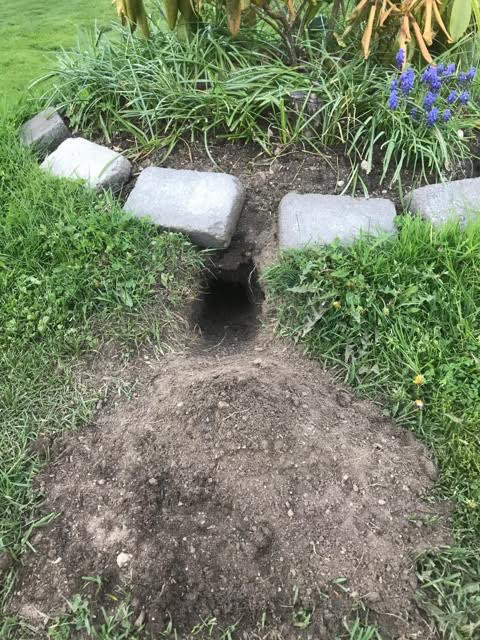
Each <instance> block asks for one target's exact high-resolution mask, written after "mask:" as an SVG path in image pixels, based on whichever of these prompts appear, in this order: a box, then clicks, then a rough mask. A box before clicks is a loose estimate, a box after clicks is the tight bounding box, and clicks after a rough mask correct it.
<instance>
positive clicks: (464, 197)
mask: <svg viewBox="0 0 480 640" xmlns="http://www.w3.org/2000/svg"><path fill="white" fill-rule="evenodd" d="M406 203H407V206H408V208H409V210H410V212H411V213H413V214H415V215H418V216H421V217H422V218H424V219H426V220H429V221H430V222H431V223H432V224H433V225H441V224H443V223H445V222H447V221H448V220H451V219H458V220H460V222H461V224H462V225H464V224H465V223H466V222H467V220H468V219H475V218H477V217H478V216H479V215H480V178H466V179H464V180H453V181H452V182H442V183H438V184H430V185H426V186H424V187H419V188H418V189H414V190H413V191H411V192H410V193H409V194H408V195H407V196H406Z"/></svg>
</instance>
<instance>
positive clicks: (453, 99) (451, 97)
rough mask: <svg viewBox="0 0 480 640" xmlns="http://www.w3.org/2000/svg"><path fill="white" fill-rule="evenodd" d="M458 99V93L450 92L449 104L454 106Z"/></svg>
mask: <svg viewBox="0 0 480 640" xmlns="http://www.w3.org/2000/svg"><path fill="white" fill-rule="evenodd" d="M457 98H458V93H457V91H450V93H449V94H448V98H447V102H448V104H453V103H454V102H455V100H456V99H457Z"/></svg>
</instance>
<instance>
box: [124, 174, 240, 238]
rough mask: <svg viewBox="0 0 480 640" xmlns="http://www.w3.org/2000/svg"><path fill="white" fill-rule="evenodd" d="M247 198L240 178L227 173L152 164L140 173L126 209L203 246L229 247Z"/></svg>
mask: <svg viewBox="0 0 480 640" xmlns="http://www.w3.org/2000/svg"><path fill="white" fill-rule="evenodd" d="M245 197H246V191H245V188H244V186H243V185H242V183H241V182H240V180H239V179H238V178H236V177H235V176H232V175H230V174H227V173H214V172H204V171H189V170H185V169H164V168H161V167H149V168H147V169H144V170H143V171H142V172H141V174H140V175H139V176H138V180H137V183H136V185H135V187H134V188H133V190H132V192H131V193H130V195H129V197H128V199H127V202H126V203H125V206H124V210H125V211H127V212H129V213H131V214H133V215H135V216H137V217H149V218H151V220H152V221H153V222H154V223H155V224H158V225H159V226H160V227H162V228H164V229H168V230H170V231H176V232H180V233H185V234H186V235H188V236H189V237H190V238H191V239H192V241H193V242H195V243H196V244H198V245H200V246H202V247H208V248H214V249H226V248H227V247H228V246H229V244H230V241H231V239H232V236H233V234H234V232H235V229H236V227H237V222H238V218H239V216H240V213H241V210H242V208H243V204H244V202H245Z"/></svg>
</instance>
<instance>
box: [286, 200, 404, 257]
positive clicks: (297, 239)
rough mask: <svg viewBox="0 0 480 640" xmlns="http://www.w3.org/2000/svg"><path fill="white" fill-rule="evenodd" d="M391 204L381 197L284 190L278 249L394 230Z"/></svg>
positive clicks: (302, 246)
mask: <svg viewBox="0 0 480 640" xmlns="http://www.w3.org/2000/svg"><path fill="white" fill-rule="evenodd" d="M395 216H396V211H395V205H394V204H393V202H391V201H390V200H386V199H384V198H351V197H350V196H332V195H321V194H305V195H300V194H298V193H288V194H287V195H286V196H285V197H284V198H283V199H282V201H281V202H280V208H279V218H278V237H279V245H280V249H303V248H305V247H308V246H312V245H316V244H329V243H330V242H333V241H334V240H336V239H339V240H340V242H342V243H343V244H347V243H349V242H352V241H353V240H354V239H355V238H357V237H358V236H359V235H360V232H361V231H363V232H365V233H370V234H377V233H379V232H387V233H393V232H395Z"/></svg>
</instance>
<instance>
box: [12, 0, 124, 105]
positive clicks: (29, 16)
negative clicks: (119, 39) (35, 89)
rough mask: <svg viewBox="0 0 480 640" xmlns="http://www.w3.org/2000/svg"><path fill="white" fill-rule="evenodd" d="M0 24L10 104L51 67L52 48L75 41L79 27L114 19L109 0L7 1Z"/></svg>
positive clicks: (104, 23)
mask: <svg viewBox="0 0 480 640" xmlns="http://www.w3.org/2000/svg"><path fill="white" fill-rule="evenodd" d="M3 4H4V6H3V11H2V20H1V23H0V68H1V69H2V93H3V99H5V100H6V102H7V104H8V103H10V104H11V103H13V102H14V101H15V100H16V99H18V98H19V97H20V96H21V94H22V91H23V90H24V89H26V88H27V87H28V85H29V84H30V83H31V82H32V81H34V80H36V79H37V78H38V77H40V76H41V75H42V74H44V73H46V72H47V71H49V70H50V69H51V68H52V66H53V65H52V60H53V59H54V56H53V55H52V54H54V52H55V51H57V50H58V49H60V48H62V47H70V46H72V45H73V44H75V41H76V35H77V33H78V30H79V29H80V28H82V27H86V26H91V25H92V24H93V22H94V21H95V20H97V21H98V23H99V24H100V25H108V24H109V23H110V21H111V20H112V19H114V18H115V12H114V9H113V7H112V5H111V3H110V1H109V0H55V1H54V2H49V3H45V2H33V0H6V2H4V3H3Z"/></svg>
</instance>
